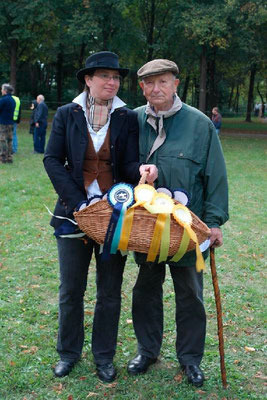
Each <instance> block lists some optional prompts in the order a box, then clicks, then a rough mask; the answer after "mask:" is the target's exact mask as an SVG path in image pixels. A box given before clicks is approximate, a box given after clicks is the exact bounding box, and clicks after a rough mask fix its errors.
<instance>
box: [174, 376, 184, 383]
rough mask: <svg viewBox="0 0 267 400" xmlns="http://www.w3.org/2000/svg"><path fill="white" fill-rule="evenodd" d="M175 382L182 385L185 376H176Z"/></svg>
mask: <svg viewBox="0 0 267 400" xmlns="http://www.w3.org/2000/svg"><path fill="white" fill-rule="evenodd" d="M174 380H175V382H177V383H181V382H182V380H183V375H182V374H178V375H175V377H174Z"/></svg>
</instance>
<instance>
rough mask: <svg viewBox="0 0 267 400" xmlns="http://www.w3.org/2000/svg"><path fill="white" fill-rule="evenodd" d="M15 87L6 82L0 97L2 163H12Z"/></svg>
mask: <svg viewBox="0 0 267 400" xmlns="http://www.w3.org/2000/svg"><path fill="white" fill-rule="evenodd" d="M13 90H14V89H13V87H12V86H11V85H9V84H8V83H4V84H3V85H2V87H1V93H2V97H1V99H0V163H12V162H13V159H12V138H13V125H14V120H13V115H14V110H15V107H16V102H15V100H14V99H13V98H12V93H13Z"/></svg>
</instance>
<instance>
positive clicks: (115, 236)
mask: <svg viewBox="0 0 267 400" xmlns="http://www.w3.org/2000/svg"><path fill="white" fill-rule="evenodd" d="M107 200H108V202H109V204H110V205H111V207H112V208H113V211H112V214H111V217H110V221H109V225H108V229H107V233H106V236H105V241H104V247H103V254H102V260H103V261H105V260H108V259H109V256H110V254H115V253H116V252H117V250H118V244H119V241H120V236H121V229H122V224H123V219H124V216H125V212H126V210H127V208H128V207H131V205H132V204H133V203H134V188H133V186H132V185H129V184H128V183H118V184H116V185H113V186H112V187H111V188H110V189H109V191H108V195H107Z"/></svg>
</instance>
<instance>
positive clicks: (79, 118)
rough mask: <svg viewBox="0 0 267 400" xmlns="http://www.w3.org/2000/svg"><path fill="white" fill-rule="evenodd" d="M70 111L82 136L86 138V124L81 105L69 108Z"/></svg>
mask: <svg viewBox="0 0 267 400" xmlns="http://www.w3.org/2000/svg"><path fill="white" fill-rule="evenodd" d="M71 112H72V116H73V119H74V121H75V123H76V125H77V127H78V128H79V130H80V132H81V134H82V137H84V138H85V139H86V140H87V125H86V119H85V117H84V112H83V109H82V107H80V106H79V105H77V106H76V107H74V108H73V109H72V110H71Z"/></svg>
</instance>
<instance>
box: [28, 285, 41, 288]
mask: <svg viewBox="0 0 267 400" xmlns="http://www.w3.org/2000/svg"><path fill="white" fill-rule="evenodd" d="M39 287H40V285H30V288H32V289H38V288H39Z"/></svg>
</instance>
